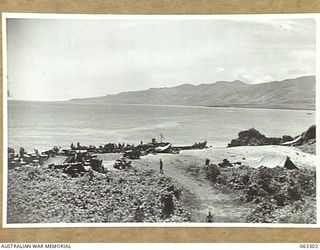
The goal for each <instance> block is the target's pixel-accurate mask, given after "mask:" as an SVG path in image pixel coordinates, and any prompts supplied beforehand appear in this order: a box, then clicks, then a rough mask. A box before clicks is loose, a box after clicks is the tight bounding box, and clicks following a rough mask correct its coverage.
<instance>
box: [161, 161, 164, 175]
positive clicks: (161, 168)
mask: <svg viewBox="0 0 320 250" xmlns="http://www.w3.org/2000/svg"><path fill="white" fill-rule="evenodd" d="M163 173H164V171H163V163H162V160H161V159H160V174H163Z"/></svg>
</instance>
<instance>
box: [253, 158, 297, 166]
mask: <svg viewBox="0 0 320 250" xmlns="http://www.w3.org/2000/svg"><path fill="white" fill-rule="evenodd" d="M261 166H263V167H267V168H275V167H284V168H287V169H298V168H297V166H296V165H295V164H294V163H293V162H292V161H291V160H290V158H289V157H288V156H280V155H266V156H263V157H262V159H261V160H260V161H259V163H258V164H257V168H258V167H261Z"/></svg>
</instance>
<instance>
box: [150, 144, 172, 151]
mask: <svg viewBox="0 0 320 250" xmlns="http://www.w3.org/2000/svg"><path fill="white" fill-rule="evenodd" d="M170 148H171V143H168V144H167V145H165V146H160V147H156V148H155V149H154V151H155V152H156V153H165V152H166V151H167V150H169V149H170Z"/></svg>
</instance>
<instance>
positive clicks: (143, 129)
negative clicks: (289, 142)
mask: <svg viewBox="0 0 320 250" xmlns="http://www.w3.org/2000/svg"><path fill="white" fill-rule="evenodd" d="M312 124H315V112H314V111H306V110H276V109H273V110H271V109H270V110H267V109H265V110H263V109H239V108H211V107H210V108H209V107H181V106H152V105H111V104H103V105H101V104H76V103H65V102H60V103H49V102H48V103H46V102H22V101H21V102H20V101H9V102H8V145H9V146H10V147H13V148H14V149H16V150H17V149H19V147H21V146H22V147H24V148H25V149H27V150H28V151H30V150H33V149H34V148H37V149H39V150H41V151H42V150H47V149H51V148H52V147H53V146H61V147H68V146H69V145H70V144H71V142H73V143H76V142H80V143H81V145H89V144H93V145H96V146H99V145H101V144H104V143H109V142H115V143H122V142H125V143H130V144H138V143H140V141H143V142H149V141H151V139H152V138H158V139H159V138H160V133H162V134H163V137H164V140H166V141H170V142H173V143H174V144H183V145H184V144H193V143H194V142H200V141H204V140H207V141H208V144H209V145H212V146H216V147H223V146H226V145H227V144H228V143H229V142H230V141H231V139H234V138H237V135H238V133H239V132H240V131H242V130H245V129H249V128H253V127H254V128H256V129H258V130H259V131H260V132H262V133H264V134H265V135H267V136H270V137H271V136H282V135H292V136H296V135H298V134H300V133H302V132H303V131H305V130H306V129H307V128H308V127H309V126H311V125H312Z"/></svg>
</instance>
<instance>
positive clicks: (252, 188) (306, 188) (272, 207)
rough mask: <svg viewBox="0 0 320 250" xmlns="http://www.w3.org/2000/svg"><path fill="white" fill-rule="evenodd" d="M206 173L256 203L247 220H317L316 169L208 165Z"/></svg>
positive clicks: (223, 185)
mask: <svg viewBox="0 0 320 250" xmlns="http://www.w3.org/2000/svg"><path fill="white" fill-rule="evenodd" d="M205 174H206V177H207V178H208V179H209V180H210V181H211V182H212V183H213V184H214V185H216V186H220V187H224V188H225V187H227V188H228V189H231V190H239V193H240V194H241V195H240V197H239V199H240V200H242V201H243V202H254V203H256V204H257V206H256V208H255V209H254V210H253V211H252V213H251V215H250V216H249V218H248V222H255V223H257V222H259V223H307V224H310V223H316V173H315V171H310V170H306V169H295V170H288V169H285V168H283V167H276V168H266V167H260V168H258V169H254V168H250V167H248V166H241V167H238V168H234V167H232V168H221V167H218V166H217V165H214V164H212V165H209V166H207V167H206V168H205Z"/></svg>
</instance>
